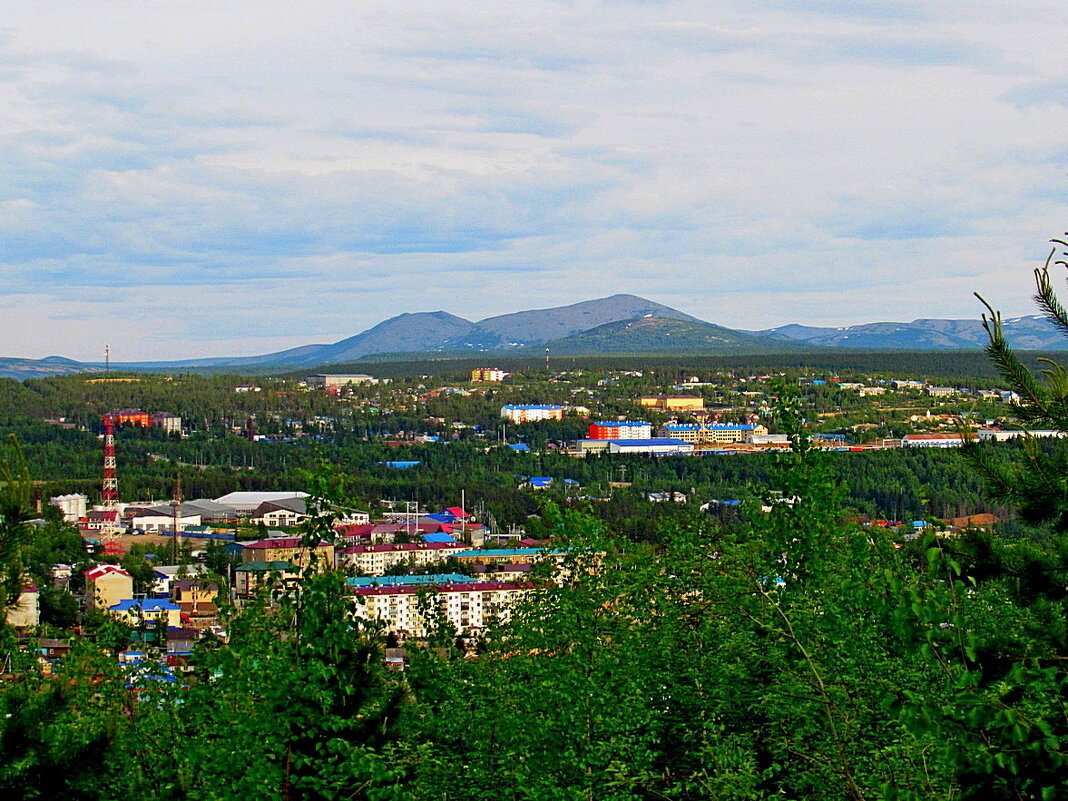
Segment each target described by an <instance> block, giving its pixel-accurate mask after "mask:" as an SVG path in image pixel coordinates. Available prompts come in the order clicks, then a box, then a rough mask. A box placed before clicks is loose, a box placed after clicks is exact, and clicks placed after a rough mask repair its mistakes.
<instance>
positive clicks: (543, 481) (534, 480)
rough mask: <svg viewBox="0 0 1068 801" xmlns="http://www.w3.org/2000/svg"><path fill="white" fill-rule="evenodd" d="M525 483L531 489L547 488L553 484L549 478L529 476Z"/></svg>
mask: <svg viewBox="0 0 1068 801" xmlns="http://www.w3.org/2000/svg"><path fill="white" fill-rule="evenodd" d="M527 483H528V484H530V485H531V486H532V487H547V486H549V485H550V484H552V483H553V480H552V477H551V476H531V477H530V478H529V479H527Z"/></svg>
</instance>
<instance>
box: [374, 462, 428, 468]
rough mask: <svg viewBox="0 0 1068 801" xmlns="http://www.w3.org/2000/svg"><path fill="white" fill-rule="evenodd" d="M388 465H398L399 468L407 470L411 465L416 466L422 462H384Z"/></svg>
mask: <svg viewBox="0 0 1068 801" xmlns="http://www.w3.org/2000/svg"><path fill="white" fill-rule="evenodd" d="M382 464H384V465H385V466H386V467H396V468H397V469H398V470H407V469H408V468H409V467H415V466H416V465H417V464H421V463H420V462H418V461H415V462H382Z"/></svg>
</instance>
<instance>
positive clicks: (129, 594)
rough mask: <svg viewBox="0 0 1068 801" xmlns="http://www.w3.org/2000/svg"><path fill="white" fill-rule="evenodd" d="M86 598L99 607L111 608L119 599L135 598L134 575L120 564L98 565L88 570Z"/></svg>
mask: <svg viewBox="0 0 1068 801" xmlns="http://www.w3.org/2000/svg"><path fill="white" fill-rule="evenodd" d="M85 598H86V603H87V604H89V605H92V606H94V607H96V608H97V609H110V608H111V607H112V606H114V605H115V604H117V603H118V602H119V601H123V600H126V599H128V598H133V576H131V575H130V574H129V573H127V572H126V571H125V570H123V569H122V568H121V567H119V566H118V565H97V566H96V567H94V568H91V569H89V570H86V571H85Z"/></svg>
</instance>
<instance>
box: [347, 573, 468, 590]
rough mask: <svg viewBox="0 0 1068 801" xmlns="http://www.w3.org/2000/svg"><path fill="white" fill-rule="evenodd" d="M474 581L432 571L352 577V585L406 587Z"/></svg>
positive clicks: (350, 581) (349, 583)
mask: <svg viewBox="0 0 1068 801" xmlns="http://www.w3.org/2000/svg"><path fill="white" fill-rule="evenodd" d="M467 581H473V579H472V578H471V577H470V576H465V575H462V574H461V573H431V574H429V575H425V576H414V575H413V576H364V577H361V578H350V579H349V580H348V585H349V586H350V587H406V586H410V585H412V584H463V583H464V582H467Z"/></svg>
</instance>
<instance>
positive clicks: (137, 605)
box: [108, 598, 181, 612]
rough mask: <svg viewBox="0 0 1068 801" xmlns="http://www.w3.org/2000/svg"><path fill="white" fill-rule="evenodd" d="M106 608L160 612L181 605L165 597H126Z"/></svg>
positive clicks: (117, 610)
mask: <svg viewBox="0 0 1068 801" xmlns="http://www.w3.org/2000/svg"><path fill="white" fill-rule="evenodd" d="M108 609H113V610H115V611H116V612H129V611H131V610H133V609H140V610H141V611H142V612H161V611H167V610H171V609H179V610H180V609H181V607H180V606H178V604H175V603H171V602H170V601H168V600H167V599H166V598H126V599H124V600H122V601H119V602H118V603H117V604H115V605H114V606H109V607H108Z"/></svg>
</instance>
